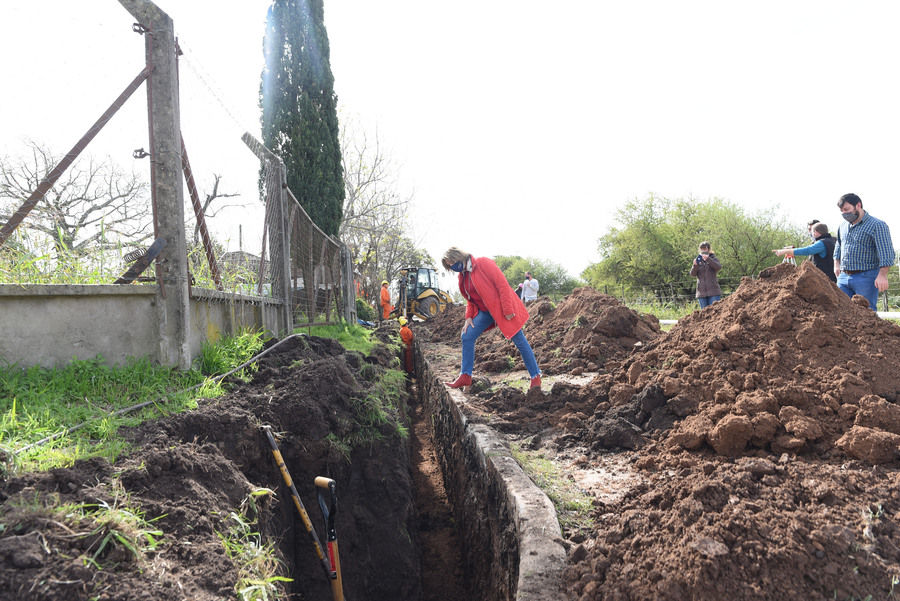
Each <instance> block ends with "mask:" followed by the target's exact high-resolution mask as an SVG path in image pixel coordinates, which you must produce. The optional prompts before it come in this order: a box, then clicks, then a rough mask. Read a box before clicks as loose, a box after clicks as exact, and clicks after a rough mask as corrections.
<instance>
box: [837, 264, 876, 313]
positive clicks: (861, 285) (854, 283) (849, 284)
mask: <svg viewBox="0 0 900 601" xmlns="http://www.w3.org/2000/svg"><path fill="white" fill-rule="evenodd" d="M876 277H878V268H877V267H876V268H875V269H869V270H868V271H860V272H859V273H854V274H853V275H849V274H848V273H847V272H846V271H842V272H841V275H839V276H838V279H837V285H838V288H840V289H841V290H842V291H843V292H844V294H846V295H847V296H850V297H852V296H853V295H854V294H858V295H860V296H864V297H866V300H867V301H869V308H870V309H872V310H873V311H877V310H878V288H876V287H875V278H876Z"/></svg>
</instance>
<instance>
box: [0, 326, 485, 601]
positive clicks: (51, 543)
mask: <svg viewBox="0 0 900 601" xmlns="http://www.w3.org/2000/svg"><path fill="white" fill-rule="evenodd" d="M378 335H379V336H382V337H383V338H384V340H385V342H387V343H392V342H393V341H394V338H395V337H396V332H395V331H391V330H385V331H382V332H379V333H378ZM392 348H396V345H395V344H394V346H393V347H389V346H381V347H377V348H376V350H375V351H374V352H373V353H372V354H371V356H369V357H365V356H363V355H361V354H359V353H353V352H345V351H344V349H343V348H342V347H341V346H340V345H339V344H338V343H337V342H335V341H333V340H328V339H318V338H304V339H298V340H295V341H290V342H288V343H287V344H285V345H283V346H281V347H280V348H278V349H277V350H276V351H274V352H272V353H271V354H269V355H267V356H266V357H264V358H263V360H262V361H261V362H260V367H259V371H258V372H257V374H256V375H255V377H254V378H253V380H252V381H251V382H249V383H243V382H237V381H236V382H233V385H234V389H233V391H232V392H231V393H229V394H228V395H226V396H224V397H221V398H218V399H212V400H209V401H206V402H202V403H201V406H200V407H199V408H198V409H197V410H195V411H192V412H189V413H184V414H179V415H174V416H171V417H167V418H163V419H160V420H158V421H154V422H148V423H145V424H143V425H141V426H140V427H138V428H135V429H133V430H130V431H129V432H128V433H127V435H126V436H127V438H128V440H129V441H130V442H132V443H133V444H134V445H135V448H136V450H135V451H134V452H133V453H131V454H130V455H129V456H127V457H125V458H123V459H121V460H120V461H118V462H117V463H116V464H115V465H109V464H108V463H107V462H105V461H101V460H87V461H79V462H76V464H75V465H73V466H72V467H71V468H65V469H54V470H50V471H48V472H42V473H28V474H22V475H19V476H17V477H15V478H12V479H10V480H8V481H6V482H3V483H2V485H0V524H3V527H2V528H0V591H7V592H9V593H12V594H13V596H12V597H10V598H15V599H21V600H52V601H59V600H68V599H96V600H98V601H100V600H112V599H115V600H120V599H121V600H126V599H135V600H137V599H148V598H149V599H158V600H163V601H170V600H171V601H176V600H179V601H180V600H182V599H191V600H192V601H193V600H200V601H202V600H206V599H225V598H234V597H235V592H236V590H237V588H240V586H238V587H236V583H239V582H240V581H241V578H242V577H243V576H244V575H242V574H241V573H239V572H238V570H237V568H236V565H237V562H236V560H235V558H231V557H229V555H228V552H227V551H226V549H225V547H224V546H223V544H222V541H221V540H220V538H219V537H220V534H221V533H225V532H227V531H228V530H229V527H230V526H233V525H234V524H235V521H236V520H235V517H236V515H244V516H245V518H246V519H247V520H251V521H253V522H254V524H253V530H254V532H258V533H259V535H260V539H261V541H262V542H263V543H264V544H269V545H273V546H274V547H275V548H276V550H277V555H278V556H279V558H280V561H281V562H283V564H284V566H285V567H284V569H283V570H282V574H284V575H288V576H289V577H290V578H291V579H292V582H289V583H283V584H278V585H277V586H278V587H280V588H281V589H282V591H283V595H284V596H285V598H289V599H316V600H318V599H330V598H331V585H330V582H329V581H328V580H327V579H326V576H325V573H324V570H323V567H322V566H323V564H322V562H321V561H320V560H319V558H318V556H317V553H316V551H315V547H314V545H313V543H312V541H311V538H310V536H309V534H308V533H307V531H306V529H305V527H304V526H303V522H302V521H301V520H300V519H299V516H298V512H297V510H296V508H295V506H294V504H293V503H292V501H291V497H290V491H289V489H288V488H287V487H286V486H285V485H284V482H283V480H282V477H281V474H280V472H279V470H278V468H277V466H276V464H275V461H274V459H273V456H272V450H271V447H270V446H269V443H268V441H267V439H266V437H265V435H264V433H263V432H262V430H261V429H260V426H262V425H269V426H271V427H272V430H273V432H274V433H275V435H276V438H277V444H278V446H279V450H280V452H281V454H282V456H283V458H284V462H285V465H286V466H287V469H288V470H289V472H290V475H291V477H292V479H293V482H294V483H295V486H296V488H297V490H298V492H299V494H300V498H301V502H302V504H303V505H304V507H305V509H306V511H307V512H308V514H309V517H310V519H311V520H312V524H313V527H314V528H315V529H316V531H317V533H318V536H319V538H320V540H321V541H323V542H324V540H325V532H324V527H323V526H324V523H323V520H322V517H321V513H320V510H319V507H318V503H317V496H316V489H315V487H314V486H313V481H314V479H315V478H316V477H317V476H327V477H329V478H332V479H333V480H335V481H336V483H337V493H338V499H337V501H338V505H337V507H338V511H337V520H336V521H337V524H336V526H337V527H336V531H337V535H338V543H339V552H340V559H341V568H342V570H341V571H342V577H343V589H344V593H345V596H346V599H348V600H350V601H355V600H360V599H367V600H379V599H384V600H392V601H395V600H397V599H409V600H419V599H420V600H423V601H457V600H462V599H471V598H475V597H473V596H472V593H471V592H470V591H469V590H468V588H467V586H468V580H467V577H466V574H465V572H464V566H463V563H462V558H461V550H460V541H459V539H458V537H457V536H456V528H455V523H456V520H455V518H454V516H453V514H452V511H451V509H450V506H449V504H448V499H447V495H446V493H445V492H444V490H443V481H442V480H443V479H442V476H441V474H440V469H439V467H438V465H437V463H436V455H437V453H436V451H435V449H434V448H433V446H432V444H431V439H430V434H431V430H430V428H431V419H430V415H429V414H428V413H427V410H426V409H425V408H424V407H423V406H422V405H421V404H420V403H418V402H417V401H416V397H415V394H414V393H415V386H414V385H413V384H408V385H407V390H406V391H403V390H397V391H393V392H391V394H394V393H396V394H397V396H396V399H395V400H396V407H397V409H396V410H395V411H393V412H391V414H390V415H388V418H389V419H388V421H387V422H385V423H382V424H379V425H370V430H369V432H368V434H369V442H367V443H364V444H359V445H358V446H356V447H354V448H353V449H352V450H349V449H348V448H347V447H345V446H342V445H341V444H340V442H339V441H340V440H352V439H353V437H358V436H359V435H360V431H359V430H358V426H357V425H356V424H357V423H358V421H359V419H360V415H362V414H363V413H361V411H362V410H364V409H366V407H367V405H366V403H367V399H368V398H369V396H370V395H371V394H374V393H375V389H376V388H377V387H378V386H379V381H380V379H379V378H380V376H381V375H382V374H383V373H384V372H385V370H386V369H390V368H393V367H396V366H397V365H398V363H397V360H396V355H395V351H394V350H392ZM400 426H402V427H403V428H408V432H409V436H408V438H407V437H405V436H403V435H402V434H401V432H402V430H401V428H400ZM261 489H269V490H271V491H273V492H274V494H262V495H256V496H252V495H251V492H252V491H259V490H261ZM126 497H127V503H128V506H129V507H133V508H139V511H140V512H142V513H143V515H145V516H147V518H148V519H153V520H154V522H153V524H154V527H156V528H158V529H159V530H160V531H161V532H162V533H163V535H162V536H161V544H160V546H159V547H157V548H156V549H153V550H150V551H146V552H142V553H141V554H140V556H136V555H133V554H132V553H130V552H129V551H128V550H127V549H123V548H122V547H121V546H119V547H115V546H114V545H105V547H104V548H103V549H101V548H100V546H101V545H99V544H98V543H99V541H98V539H97V536H94V535H91V536H86V535H83V532H87V531H89V530H90V529H91V528H92V527H93V522H88V521H87V520H76V522H75V523H73V522H66V520H64V519H62V518H60V517H59V516H56V515H54V514H53V513H52V512H51V510H49V509H48V510H46V511H42V510H39V509H38V510H35V508H36V506H40V505H47V506H48V507H49V506H50V505H58V504H59V503H70V504H85V505H88V506H93V507H97V506H105V507H116V506H122V504H123V502H124V501H125V498H126ZM251 499H252V502H251ZM111 528H112V526H111ZM86 557H90V558H91V560H90V561H86V560H85V558H86ZM246 586H248V585H247V582H246V581H245V582H244V587H245V588H246ZM4 598H5V593H4Z"/></svg>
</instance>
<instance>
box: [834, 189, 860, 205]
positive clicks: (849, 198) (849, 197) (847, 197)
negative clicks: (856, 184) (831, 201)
mask: <svg viewBox="0 0 900 601" xmlns="http://www.w3.org/2000/svg"><path fill="white" fill-rule="evenodd" d="M848 202H849V203H850V204H852V205H853V206H854V207H855V206H856V205H858V204H859V203H861V202H862V199H861V198H860V197H859V196H857V195H856V194H854V193H853V192H851V193H850V194H844V195H843V196H841V199H840V200H839V201H838V208H839V209H840V208H841V207H842V206H844V205H845V204H846V203H848Z"/></svg>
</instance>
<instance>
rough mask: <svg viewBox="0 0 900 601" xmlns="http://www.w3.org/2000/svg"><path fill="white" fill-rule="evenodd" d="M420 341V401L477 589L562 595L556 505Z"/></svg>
mask: <svg viewBox="0 0 900 601" xmlns="http://www.w3.org/2000/svg"><path fill="white" fill-rule="evenodd" d="M416 343H417V344H416V378H417V381H418V383H419V386H418V389H419V394H420V395H421V398H420V402H424V403H425V404H426V407H428V409H429V411H430V412H431V415H432V421H433V425H434V444H435V447H436V451H437V455H438V459H439V461H440V464H441V471H442V472H443V475H444V486H445V488H446V490H447V496H448V498H449V500H450V503H451V505H452V507H453V512H454V518H455V519H456V523H457V527H458V530H459V534H460V536H461V537H462V541H463V552H464V554H465V557H464V563H465V567H466V574H467V575H468V577H469V579H470V580H471V581H472V582H473V583H474V585H475V588H474V589H473V590H478V591H480V592H482V594H483V597H481V598H482V599H484V600H485V601H506V600H510V599H518V600H525V599H528V600H529V601H531V600H547V601H558V600H559V599H560V598H561V594H562V592H561V586H560V584H561V577H562V571H563V569H564V567H565V561H566V552H565V549H564V547H563V545H562V536H561V531H560V527H559V522H558V521H557V519H556V511H555V509H554V507H553V504H552V503H551V502H550V500H549V499H548V498H547V496H546V495H545V494H544V493H543V492H541V490H540V489H539V488H538V487H537V486H535V485H534V483H532V482H531V480H530V479H529V478H528V477H527V476H526V475H525V473H524V472H523V471H522V469H521V467H519V464H518V463H517V462H516V461H515V459H513V457H512V455H511V454H510V450H509V446H508V444H507V443H506V442H505V441H504V440H503V439H502V438H501V437H500V436H499V435H497V433H496V432H494V431H493V430H491V429H490V428H488V427H487V426H485V425H484V424H471V423H469V422H468V420H467V419H466V416H465V414H464V413H463V411H462V406H464V404H465V395H464V393H462V392H460V391H456V390H450V389H448V388H447V387H446V386H444V384H443V383H442V381H441V378H440V377H439V375H438V374H435V373H432V371H431V368H430V366H429V365H428V360H427V354H425V355H423V352H422V347H421V346H420V345H418V341H416Z"/></svg>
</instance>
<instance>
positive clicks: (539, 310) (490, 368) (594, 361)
mask: <svg viewBox="0 0 900 601" xmlns="http://www.w3.org/2000/svg"><path fill="white" fill-rule="evenodd" d="M527 308H528V313H529V315H530V318H529V320H528V323H526V324H525V327H524V331H525V335H526V337H527V338H528V342H529V344H531V348H532V349H533V350H534V354H535V357H536V358H537V360H538V365H539V366H540V368H541V371H542V372H543V373H544V374H546V375H554V374H564V373H565V374H571V375H580V374H582V373H584V372H586V371H587V372H595V371H598V370H600V369H602V368H603V366H604V365H605V364H607V362H609V361H615V360H621V359H623V358H625V357H626V356H628V354H629V353H631V352H632V351H633V350H634V348H635V344H637V343H641V344H645V343H647V342H649V341H651V340H654V339H655V338H656V337H657V336H659V331H660V330H659V320H658V319H656V317H654V316H652V315H640V314H638V313H636V312H635V311H634V310H632V309H629V308H628V307H626V306H624V305H622V304H621V303H620V302H619V301H618V299H616V298H615V297H613V296H608V295H606V294H601V293H600V292H598V291H597V290H594V289H593V288H587V287H585V288H576V289H575V290H574V291H573V292H572V294H570V295H569V296H567V297H566V298H564V299H563V300H562V301H561V302H560V303H559V304H558V305H557V306H556V307H554V306H553V303H552V302H551V301H550V300H549V299H548V298H547V297H540V298H539V299H538V300H536V301H534V302H532V303H529V304H528V306H527ZM465 312H466V308H465V305H460V306H455V307H452V308H450V309H448V310H447V311H444V312H443V313H441V314H440V315H438V316H437V317H435V318H433V319H430V320H428V321H427V322H425V323H422V324H418V325H417V326H416V331H417V332H418V331H419V330H421V331H422V335H423V337H424V338H423V339H424V340H427V341H430V342H443V343H448V344H452V343H457V344H458V343H459V337H460V334H461V333H462V326H463V323H464V322H465ZM524 368H525V366H524V364H523V363H522V358H521V356H520V355H519V352H518V350H517V349H516V347H515V345H514V344H513V343H512V342H510V341H508V340H506V339H505V338H504V337H503V335H502V334H501V333H500V331H499V330H498V329H497V328H494V329H492V330H489V331H487V332H485V333H484V334H483V335H482V336H481V337H480V338H479V339H478V342H477V343H476V353H475V370H476V372H487V373H495V374H496V373H503V372H509V371H517V370H522V369H524Z"/></svg>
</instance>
